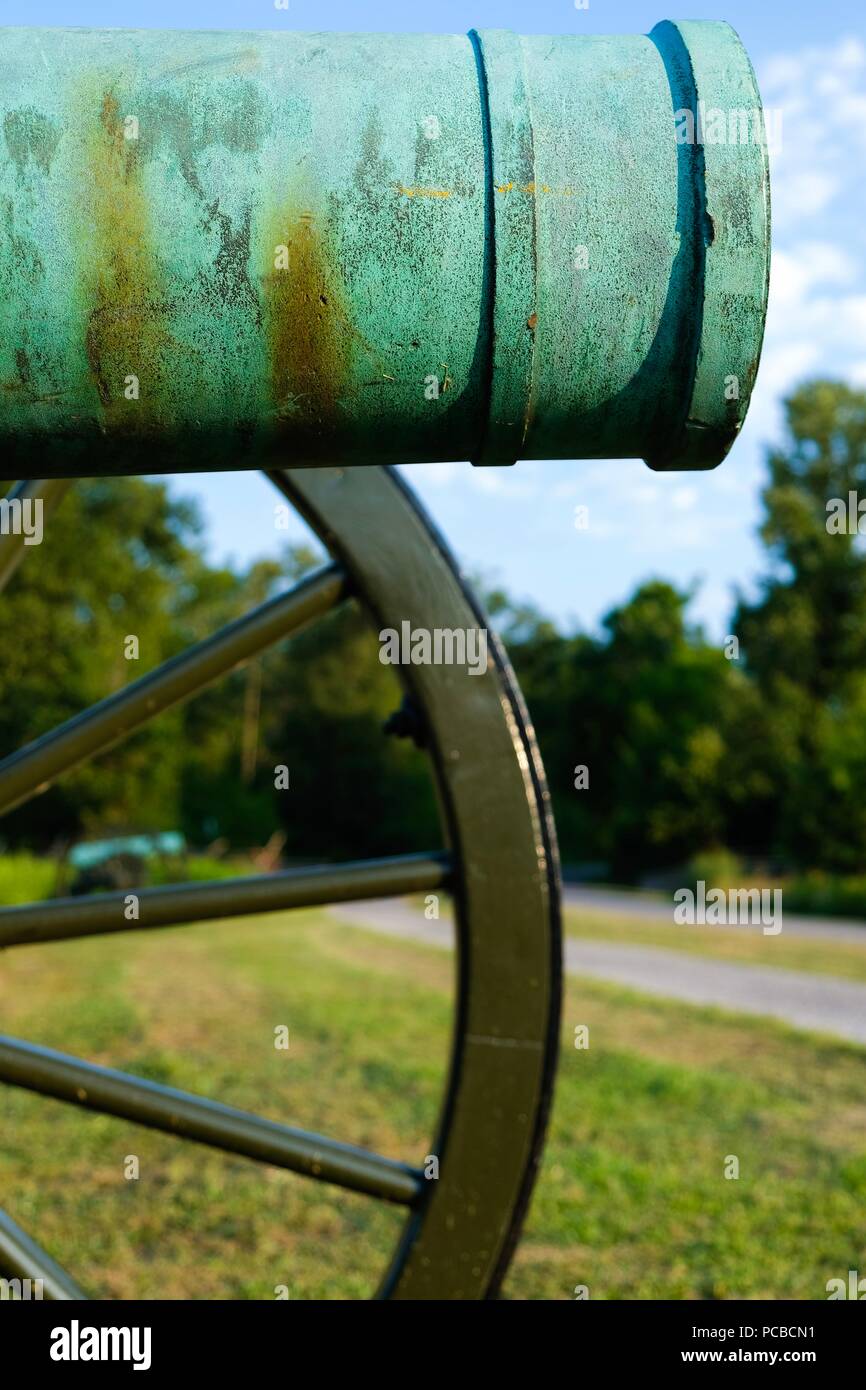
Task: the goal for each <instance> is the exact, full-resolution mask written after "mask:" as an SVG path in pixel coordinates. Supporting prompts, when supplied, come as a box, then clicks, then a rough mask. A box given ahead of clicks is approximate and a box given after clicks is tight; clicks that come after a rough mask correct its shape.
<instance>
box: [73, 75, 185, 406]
mask: <svg viewBox="0 0 866 1390" xmlns="http://www.w3.org/2000/svg"><path fill="white" fill-rule="evenodd" d="M88 105H89V108H90V110H91V111H92V109H93V106H92V101H91V102H89V103H88ZM90 124H91V126H92V133H91V136H90V139H89V148H88V152H87V170H86V175H87V180H88V187H87V195H88V200H89V217H90V221H91V224H92V226H93V229H94V237H93V242H92V244H91V245H90V246H89V247H88V248H87V252H88V272H89V273H88V274H87V276H86V277H85V278H86V280H87V302H88V305H89V313H88V318H87V330H86V348H87V357H88V362H89V364H90V371H91V374H92V376H93V379H94V381H95V383H96V386H97V389H98V391H99V395H100V399H101V401H102V405H103V408H104V420H105V424H106V426H107V427H108V428H116V427H118V426H121V427H122V426H123V425H129V426H130V427H131V428H139V427H141V426H142V425H143V424H144V422H145V420H146V416H147V412H148V404H149V403H152V402H153V400H154V397H155V395H156V388H157V387H158V384H159V378H160V377H161V375H162V374H163V373H162V370H161V366H160V355H161V348H162V347H163V345H164V343H165V341H166V334H165V331H164V328H163V325H162V322H161V319H162V316H163V313H164V308H165V306H164V303H163V302H162V301H163V299H164V296H163V295H161V294H160V289H159V285H158V273H157V266H156V263H155V259H154V256H153V254H152V251H151V250H150V231H151V229H150V218H149V210H148V207H147V201H146V199H145V196H144V193H143V190H142V186H141V167H140V155H139V149H140V147H139V142H138V141H137V140H127V139H126V138H125V137H124V128H123V113H122V112H121V110H120V106H119V104H118V101H117V98H116V97H115V95H114V93H113V92H111V91H108V92H105V93H104V95H103V97H102V101H101V105H100V108H99V116H98V121H97V122H96V123H93V121H92V116H91V118H90ZM131 375H134V376H136V377H137V378H138V380H139V390H140V397H139V399H138V400H135V401H130V400H127V399H126V397H125V395H124V389H125V381H126V378H127V377H129V376H131Z"/></svg>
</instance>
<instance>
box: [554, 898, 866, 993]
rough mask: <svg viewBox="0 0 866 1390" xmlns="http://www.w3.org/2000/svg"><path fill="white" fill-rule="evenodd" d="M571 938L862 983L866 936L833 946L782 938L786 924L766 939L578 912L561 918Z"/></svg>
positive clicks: (755, 933) (738, 931)
mask: <svg viewBox="0 0 866 1390" xmlns="http://www.w3.org/2000/svg"><path fill="white" fill-rule="evenodd" d="M563 921H564V926H565V930H566V932H567V933H568V934H569V936H582V937H586V938H588V939H591V940H596V941H610V942H617V943H619V944H620V945H623V946H661V947H664V948H665V949H667V950H670V951H684V952H687V953H688V954H690V955H700V956H708V957H711V958H712V959H714V960H727V961H735V962H739V963H740V964H742V965H777V966H782V967H783V968H784V969H786V970H806V971H808V972H810V973H812V974H819V975H838V976H842V977H844V978H846V979H849V980H861V981H864V982H866V930H864V933H863V941H862V944H861V943H860V942H859V941H834V940H832V939H830V938H826V939H824V940H820V939H813V938H811V937H805V936H793V935H788V936H786V935H785V929H784V918H783V919H782V930H781V932H779V934H778V936H764V934H763V933H762V932H761V931H759V930H758V929H757V928H755V927H742V926H722V927H712V926H710V927H708V926H679V925H677V924H676V923H674V922H673V921H671V923H670V925H668V924H667V923H665V922H655V921H653V920H652V918H647V917H638V916H634V917H628V916H625V915H623V914H622V913H621V912H618V911H617V912H600V911H592V912H585V911H582V910H581V911H578V910H576V909H574V908H566V910H565V912H564V914H563Z"/></svg>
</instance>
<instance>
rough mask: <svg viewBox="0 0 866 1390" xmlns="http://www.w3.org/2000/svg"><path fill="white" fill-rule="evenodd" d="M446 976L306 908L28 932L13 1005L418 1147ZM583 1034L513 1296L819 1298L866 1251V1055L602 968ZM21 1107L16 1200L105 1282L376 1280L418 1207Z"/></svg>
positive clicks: (180, 1292)
mask: <svg viewBox="0 0 866 1390" xmlns="http://www.w3.org/2000/svg"><path fill="white" fill-rule="evenodd" d="M651 930H652V929H651ZM770 944H774V943H770ZM792 944H795V943H792ZM780 963H781V962H780ZM785 963H786V964H787V963H788V962H785ZM451 988H452V980H451V965H450V960H449V958H448V956H447V955H446V954H445V953H440V952H435V951H430V950H426V949H424V948H422V947H419V946H417V945H413V944H408V943H402V942H398V941H392V940H389V939H386V938H382V937H377V936H375V935H372V934H368V933H366V932H363V931H360V930H357V929H355V928H351V929H349V928H344V927H342V926H341V925H340V924H339V922H337V921H335V920H334V919H333V918H331V917H329V916H326V915H324V914H320V913H314V912H311V913H296V914H291V915H274V916H271V917H267V918H259V919H252V920H249V921H245V922H233V923H225V924H217V925H206V926H200V927H194V928H184V929H182V930H175V931H169V932H155V933H153V934H151V935H147V934H145V933H140V934H130V935H129V936H128V937H126V938H124V939H118V938H115V939H111V938H107V939H93V940H83V941H79V942H72V943H67V944H57V945H51V946H44V947H41V948H35V949H29V948H28V949H21V950H12V951H9V952H7V953H6V954H5V955H4V956H3V957H2V959H0V1017H2V1024H0V1026H2V1030H3V1031H4V1032H8V1033H12V1034H15V1035H17V1036H21V1037H26V1038H29V1039H32V1040H35V1041H38V1042H42V1043H45V1044H47V1045H49V1046H53V1047H58V1048H60V1049H62V1050H64V1051H67V1052H71V1053H75V1054H78V1055H81V1056H84V1057H87V1058H90V1059H91V1060H94V1061H99V1062H104V1063H106V1064H111V1065H116V1066H121V1067H125V1068H127V1069H129V1070H130V1071H133V1072H136V1073H137V1074H139V1075H143V1076H147V1077H151V1078H153V1079H155V1080H159V1081H165V1082H167V1083H169V1084H172V1085H176V1086H180V1087H184V1088H188V1089H190V1090H194V1091H198V1092H200V1093H202V1094H206V1095H210V1096H214V1097H218V1098H219V1099H221V1100H224V1101H226V1102H228V1103H229V1104H233V1105H239V1106H242V1107H245V1108H248V1109H251V1110H256V1111H260V1112H261V1113H263V1114H266V1115H270V1116H273V1117H274V1118H277V1119H281V1120H285V1121H288V1122H290V1123H293V1124H299V1125H303V1126H307V1127H309V1128H312V1129H316V1130H319V1131H322V1132H325V1133H327V1134H330V1135H333V1136H334V1137H335V1138H339V1139H344V1140H348V1141H350V1142H355V1143H359V1144H362V1145H364V1146H366V1147H369V1148H371V1149H375V1150H378V1151H381V1152H383V1153H386V1154H389V1155H391V1156H393V1157H398V1158H403V1159H407V1160H409V1161H412V1162H415V1163H418V1162H421V1161H422V1160H423V1156H424V1155H425V1154H426V1153H427V1152H428V1151H429V1138H430V1134H431V1132H432V1130H433V1128H434V1125H435V1116H436V1112H437V1108H438V1102H439V1097H440V1091H441V1085H442V1076H443V1071H444V1066H445V1060H446V1056H447V1049H448V1033H449V1026H450V999H451ZM280 1024H285V1025H287V1026H288V1027H289V1029H290V1037H291V1046H290V1049H289V1051H288V1052H282V1051H277V1050H275V1048H274V1045H273V1034H274V1029H275V1027H277V1026H278V1025H280ZM578 1024H588V1025H589V1028H590V1048H589V1050H588V1051H577V1050H575V1048H574V1047H573V1045H572V1041H571V1040H572V1038H573V1034H574V1028H575V1026H576V1025H578ZM563 1039H564V1045H563V1052H562V1059H561V1066H560V1077H559V1083H558V1089H557V1097H556V1104H555V1112H554V1119H553V1125H552V1131H551V1135H550V1140H549V1143H548V1146H547V1150H546V1157H545V1162H544V1167H543V1171H542V1176H541V1180H540V1182H539V1185H538V1188H537V1190H536V1195H535V1199H534V1202H533V1205H532V1210H531V1213H530V1219H529V1222H528V1224H527V1228H526V1231H525V1234H524V1238H523V1241H522V1243H521V1246H520V1249H519V1252H518V1255H517V1258H516V1261H515V1263H514V1265H513V1267H512V1271H511V1273H510V1275H509V1278H508V1282H507V1286H506V1294H507V1296H509V1297H511V1298H554V1299H567V1298H571V1297H572V1296H573V1290H574V1287H575V1285H579V1284H586V1285H588V1287H589V1290H590V1295H591V1297H593V1298H624V1297H626V1298H627V1297H633V1298H675V1299H680V1298H725V1297H737V1296H742V1297H748V1298H756V1297H770V1298H798V1299H822V1298H825V1297H826V1292H825V1285H826V1282H827V1280H828V1279H830V1278H835V1277H845V1275H846V1273H847V1271H848V1270H849V1269H852V1268H858V1269H860V1270H861V1271H862V1270H864V1269H866V1249H864V1244H866V1242H864V1223H863V1216H862V1213H863V1207H864V1201H866V1065H864V1064H866V1054H864V1052H862V1051H861V1050H859V1049H857V1048H855V1047H850V1046H847V1045H844V1044H841V1043H835V1042H831V1041H827V1040H820V1039H816V1038H812V1037H809V1036H807V1035H804V1034H797V1033H793V1032H791V1031H788V1030H786V1029H784V1028H783V1027H781V1026H779V1025H774V1024H771V1023H763V1022H761V1021H755V1020H752V1019H748V1020H746V1019H742V1018H736V1017H732V1016H725V1015H723V1014H720V1013H716V1012H714V1011H712V1010H707V1009H697V1008H692V1007H688V1006H684V1005H679V1004H672V1003H667V1002H663V1001H650V1000H647V999H644V998H641V997H640V996H637V995H634V994H631V993H629V992H627V991H624V990H621V989H619V988H616V987H612V986H605V985H601V984H598V983H595V982H582V981H571V982H570V984H569V991H568V997H567V1001H566V1006H565V1013H564V1022H563ZM0 1107H2V1131H0V1132H2V1139H0V1189H2V1193H3V1196H2V1202H3V1205H4V1206H6V1208H7V1209H8V1210H9V1211H10V1213H11V1214H12V1215H13V1216H14V1217H15V1218H16V1219H17V1220H18V1221H20V1222H21V1223H22V1224H23V1225H24V1226H25V1227H27V1229H28V1230H30V1231H31V1232H32V1233H33V1234H34V1235H35V1236H36V1237H37V1238H38V1239H39V1240H40V1241H41V1242H42V1243H43V1244H44V1245H46V1246H47V1247H48V1248H49V1249H50V1250H51V1251H52V1253H54V1254H55V1255H56V1256H57V1258H59V1259H60V1261H61V1262H62V1263H63V1264H65V1265H66V1266H67V1268H69V1269H70V1271H71V1272H73V1273H74V1274H75V1275H76V1276H77V1277H78V1279H79V1280H80V1282H81V1283H82V1284H83V1285H84V1287H85V1288H86V1289H87V1291H88V1292H90V1293H91V1294H92V1295H95V1296H97V1297H107V1298H131V1297H144V1298H215V1297H230V1298H272V1297H273V1296H274V1288H275V1286H276V1285H279V1284H286V1285H288V1287H289V1289H290V1291H291V1297H292V1298H313V1297H325V1298H341V1297H348V1298H356V1297H365V1296H367V1295H369V1294H370V1293H371V1292H372V1290H373V1288H374V1286H375V1283H376V1279H377V1276H378V1274H379V1272H380V1271H381V1270H382V1268H383V1266H384V1264H385V1261H386V1259H387V1255H388V1252H389V1250H390V1248H391V1246H392V1244H393V1242H394V1240H395V1238H396V1235H397V1232H398V1230H399V1228H400V1225H401V1222H402V1215H401V1213H400V1212H399V1211H396V1210H391V1209H389V1208H387V1207H385V1206H382V1205H380V1204H378V1203H376V1202H374V1201H371V1200H369V1199H367V1198H364V1197H360V1196H351V1195H348V1194H346V1193H343V1192H339V1191H336V1190H335V1189H332V1188H329V1187H326V1186H323V1185H318V1184H314V1183H310V1182H308V1181H306V1180H304V1179H302V1178H300V1177H296V1176H294V1175H292V1174H288V1173H285V1172H282V1171H277V1170H274V1169H271V1168H262V1167H260V1166H258V1165H256V1164H253V1163H249V1162H247V1161H245V1160H242V1159H235V1158H229V1157H224V1156H222V1155H220V1154H218V1153H216V1152H214V1151H211V1150H208V1149H204V1148H202V1147H198V1146H194V1145H188V1144H185V1143H182V1142H180V1141H178V1140H174V1139H171V1138H169V1137H167V1136H163V1135H158V1134H155V1133H152V1132H149V1131H147V1130H143V1129H140V1128H137V1127H135V1126H132V1125H129V1124H127V1123H125V1122H122V1121H117V1120H111V1119H106V1118H103V1117H100V1116H96V1115H91V1114H86V1113H84V1112H81V1111H79V1110H77V1109H75V1108H73V1107H69V1106H65V1105H62V1104H60V1103H59V1102H56V1101H51V1100H43V1099H41V1098H40V1097H37V1096H31V1095H28V1094H26V1093H25V1092H23V1091H18V1090H15V1089H12V1088H0ZM131 1154H134V1155H137V1156H138V1158H139V1160H140V1170H141V1176H140V1178H139V1179H138V1180H137V1181H127V1180H126V1179H125V1178H124V1176H123V1165H124V1160H125V1158H126V1157H127V1155H131ZM731 1154H734V1155H737V1156H738V1158H739V1162H740V1177H739V1179H738V1180H736V1181H728V1180H726V1179H725V1177H724V1166H725V1161H726V1156H727V1155H731Z"/></svg>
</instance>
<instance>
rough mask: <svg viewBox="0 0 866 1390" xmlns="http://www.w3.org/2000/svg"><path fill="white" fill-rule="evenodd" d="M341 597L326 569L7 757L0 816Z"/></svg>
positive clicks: (337, 576) (339, 576)
mask: <svg viewBox="0 0 866 1390" xmlns="http://www.w3.org/2000/svg"><path fill="white" fill-rule="evenodd" d="M346 591H347V588H346V578H345V575H344V574H343V571H342V570H341V569H340V568H339V566H337V565H325V566H323V567H322V568H321V569H319V570H316V571H315V572H314V573H313V574H311V575H308V576H307V577H306V578H305V579H302V580H301V581H300V583H298V584H296V585H295V586H294V587H293V588H292V589H290V590H289V592H288V593H286V594H281V595H280V596H279V598H275V599H271V600H270V601H269V602H268V603H263V604H261V605H260V606H259V607H258V608H254V609H253V611H252V612H251V613H247V614H246V615H245V616H244V617H243V618H238V619H237V621H236V622H233V623H228V624H227V625H226V626H225V627H223V628H221V629H220V630H219V632H216V633H214V635H213V636H212V637H208V638H206V639H205V641H203V642H199V643H197V644H196V645H195V646H194V647H190V648H189V649H188V651H185V652H183V653H182V654H181V655H180V656H176V657H173V658H172V659H171V660H170V661H166V662H164V663H163V665H161V666H158V667H157V668H156V670H155V671H150V672H148V674H147V675H146V676H142V677H141V679H140V680H137V681H134V682H133V683H132V685H128V686H126V687H125V688H124V689H123V690H119V691H117V693H116V694H114V695H109V696H108V697H107V698H106V699H105V700H100V701H99V703H98V704H96V705H93V706H92V707H91V708H90V709H88V710H85V711H84V712H83V713H82V714H79V715H76V716H75V717H74V718H73V719H70V720H68V721H67V722H66V723H65V724H61V725H60V726H59V727H58V728H56V729H53V730H52V731H51V732H50V733H48V734H45V735H44V736H43V737H42V738H38V739H36V740H35V741H34V742H33V743H30V744H28V745H27V747H26V748H22V749H21V750H20V751H19V752H17V753H13V754H12V755H11V756H10V757H8V758H5V759H4V760H3V762H0V814H2V813H3V812H5V811H11V810H12V809H13V807H15V806H19V805H20V804H21V803H22V802H24V801H27V800H28V799H29V798H30V797H31V796H33V795H34V793H36V792H41V791H45V790H46V789H47V788H48V787H49V786H50V785H51V783H52V782H53V780H54V779H55V777H57V776H58V775H59V774H60V773H61V772H66V771H68V769H69V768H71V767H75V766H76V765H77V764H78V763H81V762H84V761H85V760H86V759H87V758H91V757H93V756H94V754H96V753H102V752H104V751H105V749H106V748H111V747H112V746H113V745H114V744H115V743H119V742H120V740H121V739H123V738H125V737H126V736H127V735H128V734H131V733H133V732H134V731H135V730H136V729H138V728H140V727H141V726H142V725H143V724H146V723H147V721H148V720H149V719H152V718H153V717H154V716H155V715H157V714H160V713H161V712H162V711H163V710H166V709H170V708H171V706H172V705H177V704H179V703H180V702H181V701H183V700H187V699H189V698H190V696H192V695H196V694H198V692H199V691H200V690H203V689H204V688H205V687H206V686H208V685H210V684H211V683H212V682H213V681H215V680H218V679H219V677H220V676H224V675H226V674H227V673H228V672H229V671H231V670H233V669H234V668H235V667H236V666H240V665H242V664H243V663H244V662H245V661H248V660H249V659H250V658H251V657H253V656H255V655H257V653H258V652H260V651H263V650H264V649H265V648H266V647H270V646H272V645H273V644H274V643H275V642H278V641H280V640H281V639H283V638H285V637H288V636H289V635H290V634H291V633H293V632H297V631H298V630H299V629H300V628H302V627H304V626H306V624H307V623H309V622H311V621H312V620H313V619H314V618H318V617H320V616H321V615H322V614H323V613H327V612H328V611H329V610H330V609H332V608H333V607H334V606H335V605H336V604H337V603H339V601H340V600H341V599H342V598H344V597H345V595H346Z"/></svg>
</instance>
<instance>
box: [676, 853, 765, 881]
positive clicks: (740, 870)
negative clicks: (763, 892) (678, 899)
mask: <svg viewBox="0 0 866 1390" xmlns="http://www.w3.org/2000/svg"><path fill="white" fill-rule="evenodd" d="M701 880H702V881H703V882H704V883H705V884H706V885H707V887H708V888H725V889H728V888H747V887H751V886H753V885H754V886H757V885H756V881H755V875H754V874H750V873H749V872H748V871H747V870H746V868H745V865H744V863H743V860H742V859H741V858H740V856H739V855H738V854H734V852H733V850H729V849H721V848H720V849H707V850H703V851H702V852H701V853H700V854H696V855H694V856H693V858H692V859H690V860H689V862H688V864H687V865H686V870H685V874H684V883H683V886H684V887H686V886H692V887H693V886H694V884H695V883H698V882H699V881H701Z"/></svg>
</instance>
